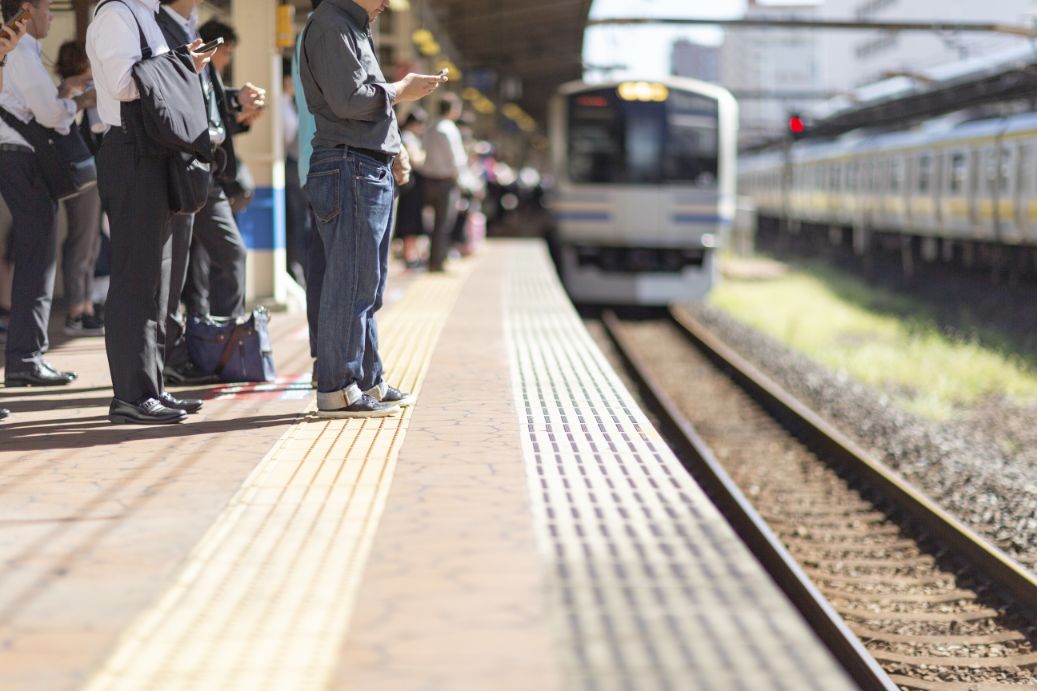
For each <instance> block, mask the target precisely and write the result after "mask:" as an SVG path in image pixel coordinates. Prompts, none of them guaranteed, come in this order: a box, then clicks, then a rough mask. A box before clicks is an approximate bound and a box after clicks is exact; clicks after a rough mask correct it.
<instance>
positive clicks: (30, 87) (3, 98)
mask: <svg viewBox="0 0 1037 691" xmlns="http://www.w3.org/2000/svg"><path fill="white" fill-rule="evenodd" d="M0 107H3V109H4V110H6V111H7V112H8V113H11V114H12V115H14V116H15V117H16V118H18V119H19V120H21V121H22V122H29V120H31V119H33V118H35V119H36V122H38V123H40V124H41V125H43V126H44V127H50V128H51V129H54V130H57V131H58V133H59V134H68V131H69V128H71V127H72V123H73V122H75V119H76V112H77V109H76V102H75V101H73V100H71V99H68V98H61V97H59V96H58V87H56V86H54V78H53V77H51V76H50V73H49V72H47V68H46V67H44V66H43V46H41V45H40V42H39V41H37V40H36V39H35V38H33V37H32V36H29V35H28V34H26V35H25V36H23V37H22V40H21V41H20V42H19V43H18V46H17V47H16V48H15V49H14V50H13V51H11V53H10V55H9V56H8V59H7V67H6V68H4V88H3V90H2V91H0ZM0 144H18V145H20V146H28V147H29V148H32V147H31V146H30V145H29V142H27V141H25V139H24V138H23V137H22V136H21V135H20V134H18V133H17V132H15V131H14V130H13V129H11V128H10V127H8V126H7V123H5V122H3V121H2V120H0Z"/></svg>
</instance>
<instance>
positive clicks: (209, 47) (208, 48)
mask: <svg viewBox="0 0 1037 691" xmlns="http://www.w3.org/2000/svg"><path fill="white" fill-rule="evenodd" d="M221 45H223V36H217V37H216V38H214V39H213V40H211V41H209V42H208V43H203V44H202V45H200V46H198V48H197V49H196V50H195V51H194V52H196V53H211V52H212V51H214V50H216V49H217V48H219V47H220V46H221Z"/></svg>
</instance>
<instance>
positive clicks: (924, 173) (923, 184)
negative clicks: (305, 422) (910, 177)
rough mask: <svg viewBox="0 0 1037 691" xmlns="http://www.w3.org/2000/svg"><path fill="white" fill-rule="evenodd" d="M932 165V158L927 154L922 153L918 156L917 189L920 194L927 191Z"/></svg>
mask: <svg viewBox="0 0 1037 691" xmlns="http://www.w3.org/2000/svg"><path fill="white" fill-rule="evenodd" d="M932 167H933V159H932V158H931V157H930V156H929V154H922V155H921V156H919V157H918V191H919V192H920V193H922V194H928V192H929V188H930V181H931V180H932V174H933V172H932Z"/></svg>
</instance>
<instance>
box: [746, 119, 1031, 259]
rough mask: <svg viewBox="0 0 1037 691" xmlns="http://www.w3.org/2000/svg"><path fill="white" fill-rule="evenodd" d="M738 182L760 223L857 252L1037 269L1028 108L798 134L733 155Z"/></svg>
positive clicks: (860, 253) (859, 253)
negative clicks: (818, 137)
mask: <svg viewBox="0 0 1037 691" xmlns="http://www.w3.org/2000/svg"><path fill="white" fill-rule="evenodd" d="M738 185H739V191H740V193H741V194H743V195H745V196H747V197H750V198H751V199H752V201H753V204H754V206H755V208H756V211H757V215H758V217H759V218H760V221H761V224H768V223H771V222H777V223H778V224H780V226H781V228H782V229H783V230H785V231H786V232H787V233H789V234H800V235H804V234H808V233H810V231H821V232H820V233H818V232H814V233H812V234H813V235H814V236H815V237H820V238H823V239H822V242H828V243H830V244H840V243H841V244H844V245H846V246H847V247H852V249H853V251H854V252H855V253H856V254H858V255H868V254H869V253H871V252H873V251H877V250H879V249H881V247H879V244H880V243H881V244H882V245H884V246H885V247H893V248H895V249H897V250H898V251H900V252H901V254H902V256H903V258H904V262H905V267H909V266H912V265H913V264H914V263H915V262H917V261H919V260H922V261H930V262H935V261H940V260H942V261H948V262H955V263H962V264H966V265H983V266H991V267H996V266H997V265H998V264H1002V265H1004V264H1011V265H1014V266H1016V267H1024V268H1025V267H1029V269H1031V270H1032V268H1033V267H1034V266H1037V113H1035V112H1027V113H1018V114H1013V115H1006V116H996V117H985V118H972V119H969V118H967V117H966V116H964V115H957V116H946V117H943V118H940V119H935V120H930V121H928V122H926V123H923V124H922V125H920V126H918V127H916V128H914V129H912V130H906V131H891V132H877V133H869V132H855V133H849V134H846V135H843V136H842V137H839V138H837V139H832V140H828V141H810V140H804V141H800V142H797V143H795V144H792V145H789V146H786V147H784V148H780V149H778V150H770V151H763V152H757V153H754V154H751V155H746V156H743V157H741V159H740V160H739V180H738ZM772 225H773V224H772Z"/></svg>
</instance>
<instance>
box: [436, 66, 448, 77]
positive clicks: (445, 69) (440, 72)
mask: <svg viewBox="0 0 1037 691" xmlns="http://www.w3.org/2000/svg"><path fill="white" fill-rule="evenodd" d="M448 74H450V70H449V69H447V68H446V67H444V68H443V69H441V70H440V71H439V74H438V75H436V76H437V77H445V76H447V75H448Z"/></svg>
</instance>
